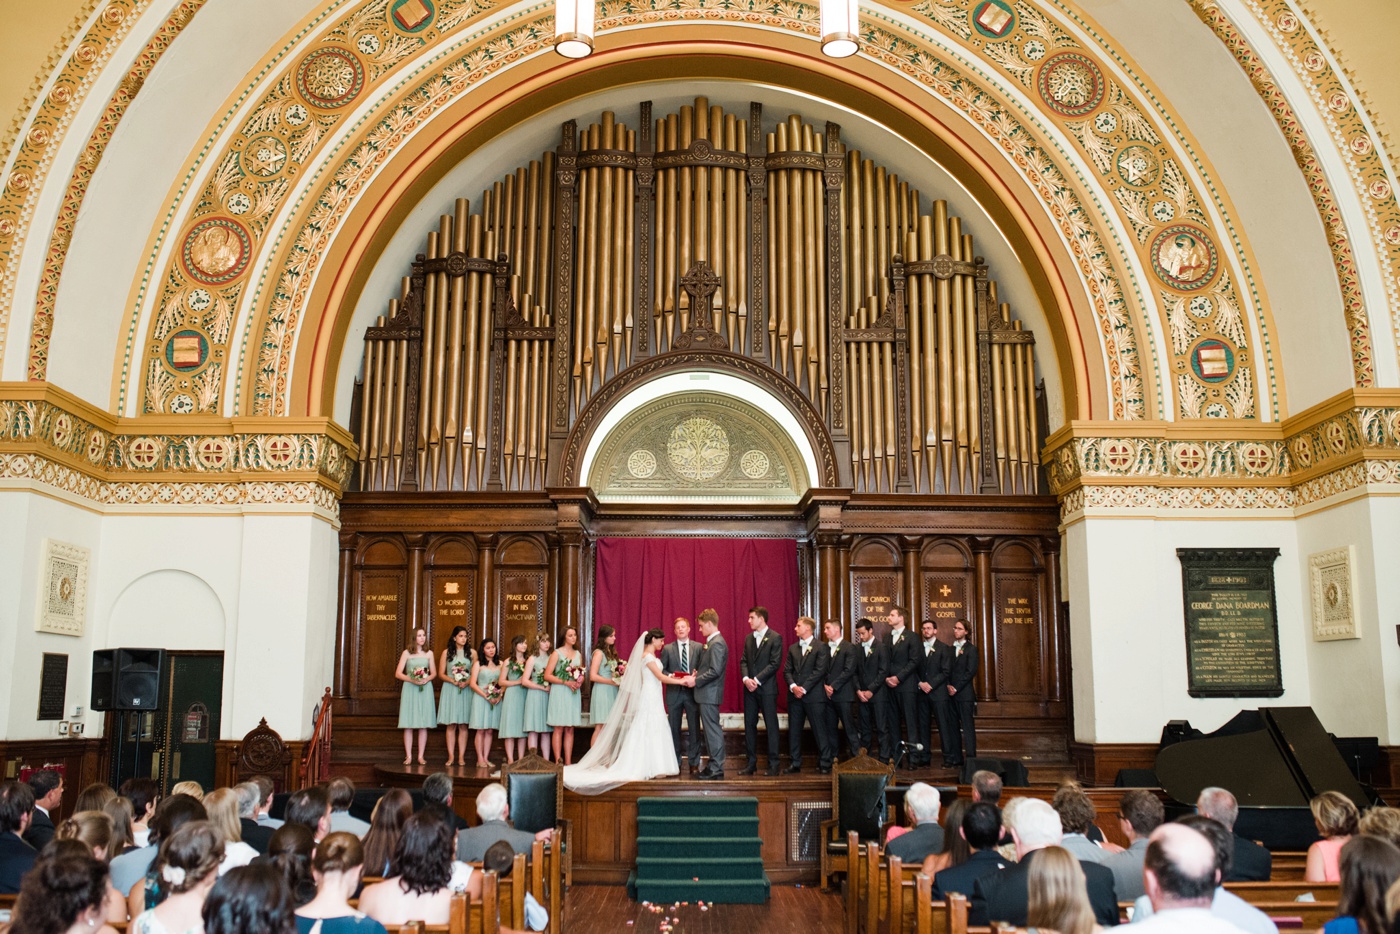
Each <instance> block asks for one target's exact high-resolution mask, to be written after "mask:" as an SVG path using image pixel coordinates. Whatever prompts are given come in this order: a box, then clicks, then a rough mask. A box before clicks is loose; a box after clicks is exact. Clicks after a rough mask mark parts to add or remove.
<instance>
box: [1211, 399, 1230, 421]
mask: <svg viewBox="0 0 1400 934" xmlns="http://www.w3.org/2000/svg"><path fill="white" fill-rule="evenodd" d="M1205 416H1206V418H1229V417H1230V413H1229V412H1227V411H1226V410H1225V406H1223V405H1221V404H1220V403H1219V402H1212V403H1211V404H1210V405H1208V406H1206V411H1205Z"/></svg>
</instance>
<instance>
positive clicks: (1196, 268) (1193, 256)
mask: <svg viewBox="0 0 1400 934" xmlns="http://www.w3.org/2000/svg"><path fill="white" fill-rule="evenodd" d="M1151 253H1152V268H1153V269H1154V270H1155V271H1156V273H1157V275H1158V277H1160V278H1161V280H1162V281H1163V282H1165V283H1166V284H1167V285H1170V286H1173V287H1174V288H1178V289H1181V290H1182V291H1183V292H1194V291H1196V290H1198V289H1203V288H1205V287H1206V286H1207V285H1209V284H1210V283H1211V280H1213V279H1214V278H1215V274H1216V272H1217V271H1218V270H1219V268H1220V257H1219V255H1218V254H1217V253H1216V251H1215V244H1214V243H1213V242H1211V239H1210V237H1209V236H1208V235H1207V234H1206V232H1205V231H1204V230H1202V229H1201V228H1199V227H1196V226H1194V225H1192V224H1173V225H1172V226H1171V227H1167V228H1164V229H1163V230H1162V232H1161V233H1159V234H1157V236H1156V238H1155V239H1154V240H1153V241H1152V249H1151Z"/></svg>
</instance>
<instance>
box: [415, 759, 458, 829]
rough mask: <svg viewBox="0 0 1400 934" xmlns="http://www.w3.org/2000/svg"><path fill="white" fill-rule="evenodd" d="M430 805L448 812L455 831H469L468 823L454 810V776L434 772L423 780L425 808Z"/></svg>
mask: <svg viewBox="0 0 1400 934" xmlns="http://www.w3.org/2000/svg"><path fill="white" fill-rule="evenodd" d="M429 805H436V806H438V807H440V808H442V809H443V810H444V811H446V812H447V814H448V816H450V817H451V818H452V829H453V830H457V831H461V830H466V829H467V822H466V821H464V820H463V819H462V818H461V817H460V816H459V815H458V814H457V812H456V811H454V810H453V809H452V776H451V775H448V774H447V773H446V772H434V773H433V774H432V775H429V776H428V777H427V778H425V779H423V806H424V807H427V806H429Z"/></svg>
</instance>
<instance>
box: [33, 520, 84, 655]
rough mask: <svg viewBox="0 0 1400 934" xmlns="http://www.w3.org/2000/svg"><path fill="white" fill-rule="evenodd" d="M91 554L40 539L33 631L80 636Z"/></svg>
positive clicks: (79, 548) (65, 544) (64, 543)
mask: <svg viewBox="0 0 1400 934" xmlns="http://www.w3.org/2000/svg"><path fill="white" fill-rule="evenodd" d="M91 554H92V553H91V552H90V551H88V549H86V548H82V547H79V546H78V545H69V544H68V543H66V542H56V541H54V540H53V539H51V538H46V539H44V556H43V560H42V561H40V562H39V568H40V574H41V575H42V576H41V577H40V579H39V599H38V600H37V601H36V606H37V609H38V619H37V620H35V623H34V629H35V631H37V632H51V633H55V634H57V635H60V636H81V635H82V634H83V626H84V623H85V620H86V618H87V579H88V562H89V559H90V557H91Z"/></svg>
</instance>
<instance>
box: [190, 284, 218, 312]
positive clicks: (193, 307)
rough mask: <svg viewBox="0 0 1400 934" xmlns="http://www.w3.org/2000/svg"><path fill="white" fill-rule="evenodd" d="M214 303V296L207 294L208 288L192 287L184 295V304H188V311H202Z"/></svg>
mask: <svg viewBox="0 0 1400 934" xmlns="http://www.w3.org/2000/svg"><path fill="white" fill-rule="evenodd" d="M213 303H214V296H212V295H210V294H209V290H208V289H192V290H191V291H190V294H189V295H186V296H185V304H186V305H188V306H190V311H196V312H197V311H203V310H204V309H206V308H208V307H209V306H210V305H212V304H213Z"/></svg>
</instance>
